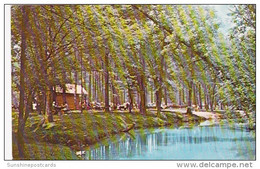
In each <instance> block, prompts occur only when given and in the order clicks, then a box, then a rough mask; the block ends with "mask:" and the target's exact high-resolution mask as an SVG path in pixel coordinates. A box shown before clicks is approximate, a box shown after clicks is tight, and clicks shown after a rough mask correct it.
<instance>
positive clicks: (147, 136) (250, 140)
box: [77, 126, 255, 160]
mask: <svg viewBox="0 0 260 169" xmlns="http://www.w3.org/2000/svg"><path fill="white" fill-rule="evenodd" d="M112 140H113V141H112ZM77 154H81V155H82V157H83V158H84V159H86V160H254V159H255V134H254V133H253V132H249V131H246V130H234V129H231V128H229V127H228V126H213V127H198V126H197V127H193V128H183V129H180V128H179V129H171V128H164V129H154V130H152V131H149V130H146V131H140V130H135V132H134V134H126V133H123V134H120V135H116V136H115V137H114V138H112V139H109V140H105V141H104V142H103V143H100V144H99V146H95V147H91V148H90V149H89V150H86V151H80V152H77Z"/></svg>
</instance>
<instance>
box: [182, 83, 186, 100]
mask: <svg viewBox="0 0 260 169" xmlns="http://www.w3.org/2000/svg"><path fill="white" fill-rule="evenodd" d="M182 104H186V102H185V90H184V87H183V88H182Z"/></svg>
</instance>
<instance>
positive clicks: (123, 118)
mask: <svg viewBox="0 0 260 169" xmlns="http://www.w3.org/2000/svg"><path fill="white" fill-rule="evenodd" d="M217 115H218V118H222V117H221V115H220V114H217ZM17 117H18V115H17V113H13V158H14V159H19V157H18V149H17V146H16V138H15V134H14V133H15V132H16V131H17V119H18V118H17ZM211 118H212V117H209V118H208V119H211ZM43 119H44V117H43V116H39V115H37V114H34V113H33V114H32V115H31V116H30V117H29V118H28V120H27V123H26V127H25V155H26V156H25V159H35V160H37V159H39V160H53V159H60V160H61V159H65V160H73V159H79V158H80V157H77V155H76V154H75V152H76V151H79V150H83V149H86V148H88V147H89V146H90V145H92V146H99V143H102V140H105V138H110V137H111V136H113V135H115V134H118V133H122V132H123V131H124V130H125V129H127V128H128V127H129V126H131V125H133V124H135V127H134V129H147V128H158V127H159V128H160V127H164V126H167V127H172V128H175V127H180V126H185V127H187V126H188V127H192V126H194V125H198V124H199V123H200V122H203V121H205V120H207V118H205V117H203V116H202V115H201V114H199V115H198V113H197V114H196V113H193V114H188V115H187V114H185V113H183V112H178V111H163V112H162V113H161V116H159V117H157V115H156V112H155V111H154V110H150V111H148V112H147V115H141V114H140V113H139V112H133V113H131V114H130V113H128V112H126V111H118V112H113V113H104V112H97V111H88V112H87V111H83V112H82V113H79V112H78V113H76V112H75V113H71V114H64V115H62V116H58V115H55V116H54V122H52V123H42V120H43ZM130 132H131V131H130Z"/></svg>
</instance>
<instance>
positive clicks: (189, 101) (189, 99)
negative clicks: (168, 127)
mask: <svg viewBox="0 0 260 169" xmlns="http://www.w3.org/2000/svg"><path fill="white" fill-rule="evenodd" d="M191 97H192V80H191V81H190V83H189V90H188V106H189V107H191Z"/></svg>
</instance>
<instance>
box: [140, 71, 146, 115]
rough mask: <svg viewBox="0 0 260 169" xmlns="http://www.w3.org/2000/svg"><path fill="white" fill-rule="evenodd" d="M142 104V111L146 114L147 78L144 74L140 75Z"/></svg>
mask: <svg viewBox="0 0 260 169" xmlns="http://www.w3.org/2000/svg"><path fill="white" fill-rule="evenodd" d="M139 78H140V104H139V109H140V113H141V114H143V115H145V114H146V95H145V80H144V75H143V74H142V75H140V77H139Z"/></svg>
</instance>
